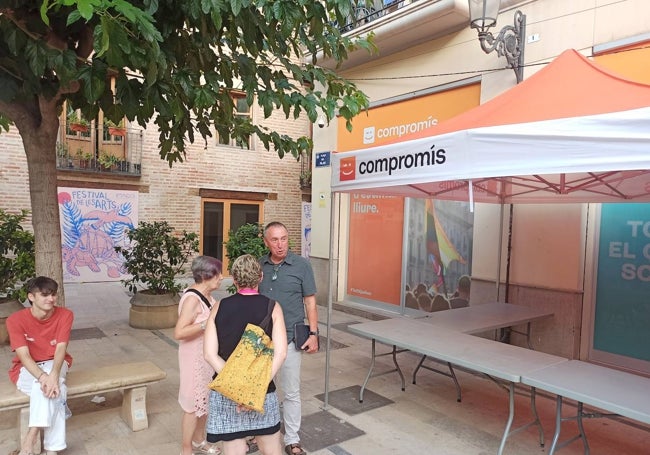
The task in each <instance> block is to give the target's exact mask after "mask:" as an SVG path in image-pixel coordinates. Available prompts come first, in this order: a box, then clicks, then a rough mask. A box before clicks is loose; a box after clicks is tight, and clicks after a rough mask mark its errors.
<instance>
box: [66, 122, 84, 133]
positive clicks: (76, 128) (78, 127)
mask: <svg viewBox="0 0 650 455" xmlns="http://www.w3.org/2000/svg"><path fill="white" fill-rule="evenodd" d="M88 129H89V128H88V125H84V124H83V123H71V124H70V130H72V131H76V132H78V133H87V132H88Z"/></svg>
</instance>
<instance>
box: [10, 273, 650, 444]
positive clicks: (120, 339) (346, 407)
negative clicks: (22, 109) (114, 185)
mask: <svg viewBox="0 0 650 455" xmlns="http://www.w3.org/2000/svg"><path fill="white" fill-rule="evenodd" d="M65 292H66V299H67V306H68V307H69V308H71V309H72V310H73V311H74V312H75V324H74V336H73V340H72V341H71V342H70V348H69V350H70V352H71V354H72V356H73V357H74V365H73V368H74V369H83V368H90V367H93V366H99V365H110V364H113V363H119V362H128V361H138V360H143V359H148V360H152V361H153V362H155V363H156V364H157V365H159V366H160V367H161V368H162V369H164V370H165V371H166V372H167V379H166V380H164V381H162V382H160V383H157V384H154V385H152V386H150V387H149V389H148V394H147V407H148V411H149V428H148V429H146V430H143V431H139V432H132V431H131V430H130V429H129V428H128V427H127V425H126V424H125V423H124V422H123V421H122V420H121V418H120V415H119V406H120V403H121V396H120V394H119V393H111V394H108V395H106V396H104V398H105V401H104V402H102V403H99V404H97V403H94V402H93V401H91V399H92V398H93V397H85V398H77V399H73V400H70V403H69V405H70V408H71V409H72V412H73V416H72V418H71V419H70V420H68V449H67V450H66V451H65V452H62V454H66V455H67V454H69V455H116V454H120V455H121V454H124V455H136V454H137V455H154V454H155V455H175V454H178V452H179V448H180V444H179V440H180V417H181V412H180V408H179V406H178V403H177V401H176V398H177V392H178V361H177V345H176V342H175V341H174V340H173V337H172V331H173V330H172V329H164V330H142V329H134V328H131V327H129V325H128V311H129V296H128V295H127V293H126V291H125V289H124V288H123V287H122V286H121V285H120V284H119V283H90V284H70V285H66V286H65ZM220 295H225V294H224V293H223V291H218V292H216V293H215V297H217V298H218V297H219V296H220ZM319 312H320V316H321V327H320V330H321V334H324V333H325V317H326V315H327V311H326V308H323V307H319ZM367 320H368V319H365V318H364V317H363V316H360V315H357V314H351V313H348V312H343V311H336V310H334V311H333V312H332V321H331V323H332V331H331V340H330V342H331V345H332V350H331V351H330V353H331V356H330V377H329V393H328V397H327V398H328V400H327V401H328V406H327V408H326V409H324V400H325V397H324V391H325V363H326V354H325V350H324V349H321V352H319V353H317V354H314V355H309V356H305V358H304V360H303V373H302V385H303V391H302V396H303V427H302V441H303V444H304V446H305V448H306V449H307V451H308V452H309V453H310V454H313V455H331V454H335V455H347V454H354V455H366V454H367V455H388V454H427V455H488V454H489V455H492V454H496V453H497V450H498V447H499V442H500V439H501V434H502V431H503V428H504V425H505V421H506V417H507V412H508V409H507V396H506V393H505V392H504V391H503V390H502V389H500V388H499V387H498V386H497V385H495V384H494V383H493V382H491V381H489V380H487V379H485V378H483V377H481V376H477V375H474V374H472V373H469V372H464V371H462V370H460V371H458V379H459V381H460V384H461V386H462V390H463V401H462V402H461V403H457V402H456V391H455V388H454V385H453V383H452V382H451V380H449V379H448V378H446V377H443V376H441V375H436V374H433V373H429V374H425V373H424V372H422V373H421V374H420V375H419V376H418V383H417V385H413V384H411V383H410V381H409V380H408V378H409V375H410V374H412V371H413V369H414V368H415V365H416V364H417V361H418V360H419V358H418V356H416V355H413V354H411V353H403V354H400V355H399V361H400V365H401V367H402V368H403V370H404V371H405V375H406V377H407V384H406V391H401V389H400V385H399V380H398V377H397V375H396V374H386V375H383V376H378V377H376V378H372V379H371V380H370V382H369V384H368V391H367V392H366V394H365V395H364V403H363V404H359V403H358V402H355V400H354V397H355V393H356V392H357V391H358V386H360V385H361V384H362V383H363V381H364V379H365V376H366V373H367V369H368V366H369V363H370V359H369V354H370V342H369V341H368V340H365V339H362V338H359V337H357V336H355V335H352V334H350V333H349V332H347V331H346V328H347V326H348V325H350V324H353V323H357V322H366V321H367ZM325 341H326V340H325V339H324V338H323V339H321V346H325ZM11 357H12V353H11V352H10V349H9V347H8V346H2V347H0V370H2V371H6V370H8V368H9V365H10V362H11ZM382 367H384V368H385V369H390V368H391V367H392V362H391V359H390V357H382V358H380V359H378V368H382ZM0 387H2V389H3V390H4V388H5V387H11V384H10V383H9V382H8V379H7V376H6V373H2V377H0ZM523 392H525V391H524V390H522V394H520V395H519V396H517V399H516V414H517V422H520V423H524V422H526V421H527V420H528V417H529V408H528V401H529V400H528V398H527V397H526V396H525V394H524V393H523ZM538 409H539V411H540V415H541V419H542V423H543V427H544V430H545V432H546V439H547V444H546V448H541V447H540V446H539V444H538V435H537V431H536V430H535V429H532V428H531V429H527V430H525V431H522V432H520V433H518V434H516V435H514V436H512V437H511V438H510V439H509V440H508V443H507V445H506V450H505V454H508V455H528V454H543V453H547V452H548V447H549V446H550V439H551V437H552V433H553V426H554V401H553V400H552V399H551V397H547V396H543V395H542V396H540V397H538ZM15 422H16V412H15V411H7V412H4V413H0V455H4V454H6V453H9V452H10V451H11V450H13V449H15V448H16V447H17V440H16V430H15ZM517 422H516V423H517ZM516 423H515V424H516ZM568 428H571V426H570V424H569V426H568ZM585 429H586V433H587V435H588V438H589V443H590V447H591V454H592V455H641V454H650V429H648V427H643V426H639V425H636V424H634V423H633V422H629V421H623V422H619V421H616V420H613V419H593V420H587V421H585ZM568 433H569V431H565V435H568ZM581 453H583V451H582V446H581V444H580V443H579V442H575V443H573V444H571V445H570V446H568V447H566V448H564V449H562V450H560V451H559V455H578V454H581Z"/></svg>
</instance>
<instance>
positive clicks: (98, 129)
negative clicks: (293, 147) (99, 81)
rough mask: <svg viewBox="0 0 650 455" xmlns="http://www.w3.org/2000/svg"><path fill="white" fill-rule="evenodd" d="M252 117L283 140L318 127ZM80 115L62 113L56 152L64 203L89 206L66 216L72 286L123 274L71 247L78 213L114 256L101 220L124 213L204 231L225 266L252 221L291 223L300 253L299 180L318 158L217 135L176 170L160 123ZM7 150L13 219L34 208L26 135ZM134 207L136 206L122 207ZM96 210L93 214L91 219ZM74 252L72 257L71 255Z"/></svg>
mask: <svg viewBox="0 0 650 455" xmlns="http://www.w3.org/2000/svg"><path fill="white" fill-rule="evenodd" d="M243 112H244V114H245V115H251V116H252V118H253V121H254V122H256V121H257V122H263V123H264V124H265V125H266V126H268V127H269V128H271V129H276V130H277V131H280V132H281V133H282V134H287V135H289V136H292V137H298V136H304V135H307V136H309V135H310V129H311V124H310V123H309V121H308V120H307V119H306V117H305V118H303V117H301V118H298V119H296V120H293V121H291V122H287V121H286V120H285V118H284V116H283V115H282V114H281V113H279V112H276V113H274V114H273V115H272V116H271V117H270V118H268V119H264V117H263V115H262V112H261V110H260V111H258V110H257V106H254V107H252V108H250V109H248V108H246V109H243ZM100 116H101V114H100ZM77 117H78V116H76V115H75V114H74V113H71V112H68V113H67V116H66V115H62V117H61V127H60V134H59V140H58V146H57V155H58V159H57V168H58V170H57V181H58V186H59V202H60V205H61V207H63V206H65V203H69V202H71V201H72V202H75V201H76V202H78V207H77V208H70V209H69V210H68V212H70V211H73V210H77V209H78V208H80V212H78V213H77V212H75V213H76V217H75V213H72V215H70V214H69V213H64V212H63V210H64V209H63V208H62V229H63V233H64V275H65V276H66V280H80V281H84V280H86V281H88V280H116V279H120V277H121V276H120V275H119V274H117V273H116V272H111V273H110V274H109V275H110V276H109V275H107V274H106V269H105V267H103V266H102V262H101V260H98V262H97V266H98V267H97V268H99V269H101V274H97V273H95V274H93V272H92V270H89V268H88V264H86V263H83V261H82V262H80V258H79V256H77V257H74V255H75V251H76V250H77V249H78V248H77V247H78V246H79V244H78V242H81V241H82V240H75V239H72V240H71V242H70V245H69V249H68V250H66V249H65V241H66V238H65V234H66V226H65V223H66V220H67V221H69V220H68V218H66V217H70V216H72V218H73V220H72V221H73V222H77V225H76V226H74V227H75V228H76V229H77V231H79V230H80V229H81V230H87V231H88V232H90V234H89V235H90V236H91V237H88V238H89V239H90V240H89V241H90V242H91V243H92V244H93V245H94V248H95V249H97V248H104V249H105V250H106V251H105V253H107V254H109V253H110V252H111V251H112V248H109V247H108V246H107V245H106V243H107V242H109V241H110V239H109V237H108V236H106V235H104V233H98V227H99V225H100V224H101V223H102V222H103V221H102V219H103V220H104V221H108V220H109V218H110V219H112V220H115V219H116V217H118V216H121V217H122V218H121V219H123V220H127V221H126V222H125V224H127V225H128V224H133V225H135V224H137V222H138V221H147V222H153V221H167V222H168V223H169V224H170V225H171V226H172V227H173V228H174V229H175V230H177V231H183V230H186V231H188V232H196V233H198V234H199V238H200V253H201V254H209V255H213V256H216V257H218V258H220V259H226V258H225V249H224V247H223V244H224V242H226V241H227V240H228V232H229V230H231V229H236V228H237V227H239V226H241V225H242V224H244V223H250V222H260V223H267V222H269V221H273V220H278V221H282V222H283V223H285V224H286V225H287V227H288V229H289V231H290V235H291V236H292V247H293V248H294V249H295V250H296V251H298V253H300V250H301V238H302V235H301V233H302V230H301V215H302V212H303V208H302V203H303V202H308V201H309V198H310V194H309V193H308V191H306V190H305V188H304V186H305V185H304V182H302V181H301V178H300V176H301V171H304V168H305V166H306V165H307V163H308V162H309V158H307V159H305V160H302V161H297V160H296V159H295V158H293V157H292V156H286V157H285V158H284V159H280V158H279V157H278V155H277V153H276V152H275V151H273V150H270V151H269V150H265V149H264V146H263V144H262V143H261V142H260V141H257V140H255V139H254V138H253V139H251V143H250V144H249V145H247V146H245V147H240V146H239V144H228V143H223V142H226V141H220V140H219V138H218V136H217V135H216V134H213V137H212V138H211V139H208V141H203V140H202V139H199V140H197V142H195V143H194V144H190V145H189V146H188V147H187V156H186V159H185V160H183V162H178V163H174V165H173V166H172V167H170V166H169V164H168V163H167V161H165V160H162V159H161V158H160V155H159V148H158V132H157V129H156V126H155V124H154V123H153V122H152V123H150V124H149V125H148V127H147V128H145V129H142V128H139V127H137V126H136V125H129V124H126V125H120V126H122V127H123V130H117V129H114V128H116V127H117V126H115V125H109V124H108V123H105V122H103V119H102V118H101V117H100V118H98V119H92V120H91V121H88V122H81V121H79V119H78V118H77ZM75 120H76V121H77V122H80V123H83V125H82V124H80V123H79V124H77V123H75ZM109 128H110V130H109ZM213 133H214V132H213ZM0 143H2V148H3V152H2V153H0V194H2V195H3V196H2V197H3V203H2V208H3V209H4V210H6V211H9V212H18V211H20V210H21V209H27V210H31V206H30V197H29V184H28V182H29V179H28V171H27V163H26V158H25V153H24V149H23V145H22V140H21V137H20V135H19V134H18V131H17V130H16V129H15V128H11V129H10V131H9V132H8V133H3V134H2V135H0ZM81 199H83V201H81ZM127 200H128V203H122V202H120V201H127ZM66 207H71V206H66ZM89 210H93V211H94V212H93V214H91V215H88V216H87V217H86V218H84V213H87V212H88V211H89ZM112 212H114V213H112ZM98 214H99V215H98ZM97 216H100V222H99V223H98V222H97ZM93 219H94V220H95V221H92V220H93ZM91 225H92V226H91ZM84 232H85V231H84ZM75 242H77V243H75ZM66 253H67V254H68V255H72V257H69V258H66ZM226 260H227V259H226ZM108 266H109V267H111V265H110V264H109V265H108ZM91 267H92V266H91ZM100 275H101V276H100Z"/></svg>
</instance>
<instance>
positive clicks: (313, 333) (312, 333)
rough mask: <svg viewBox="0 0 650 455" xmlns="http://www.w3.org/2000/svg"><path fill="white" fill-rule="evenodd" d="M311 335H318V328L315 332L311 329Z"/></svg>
mask: <svg viewBox="0 0 650 455" xmlns="http://www.w3.org/2000/svg"><path fill="white" fill-rule="evenodd" d="M309 335H310V336H311V335H314V336H318V329H316V331H315V332H313V331H311V330H310V331H309Z"/></svg>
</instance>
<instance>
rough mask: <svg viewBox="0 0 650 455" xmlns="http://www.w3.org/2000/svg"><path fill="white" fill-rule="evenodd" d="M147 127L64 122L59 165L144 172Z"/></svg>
mask: <svg viewBox="0 0 650 455" xmlns="http://www.w3.org/2000/svg"><path fill="white" fill-rule="evenodd" d="M143 132H144V131H143V130H142V129H136V128H119V129H118V128H110V129H109V128H108V127H107V126H104V127H102V126H100V127H99V128H97V127H95V126H94V122H93V124H91V125H90V126H88V127H78V126H74V127H72V126H71V125H63V124H62V125H61V131H60V134H59V140H58V142H57V146H56V155H57V161H56V167H57V169H60V170H66V171H75V172H93V173H94V172H101V173H110V174H120V175H131V176H140V175H141V172H142V142H143Z"/></svg>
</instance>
